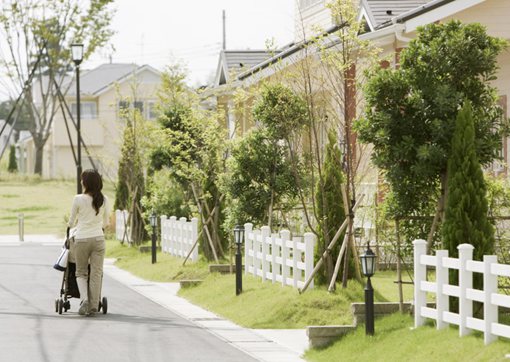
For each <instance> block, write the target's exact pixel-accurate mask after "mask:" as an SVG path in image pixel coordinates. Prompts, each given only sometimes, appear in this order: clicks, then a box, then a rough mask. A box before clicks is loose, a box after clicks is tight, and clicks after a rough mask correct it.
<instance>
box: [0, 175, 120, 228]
mask: <svg viewBox="0 0 510 362" xmlns="http://www.w3.org/2000/svg"><path fill="white" fill-rule="evenodd" d="M75 194H76V182H75V181H74V180H73V181H70V180H41V179H40V178H39V177H34V176H31V177H25V176H21V175H11V174H8V173H6V172H2V173H0V205H1V207H0V235H1V234H17V233H18V215H19V214H20V213H22V214H23V215H24V219H25V234H55V235H63V234H64V232H65V228H66V219H67V217H68V216H69V212H70V210H71V203H72V200H73V197H74V195H75ZM105 194H106V195H107V196H108V197H109V198H110V200H113V187H111V186H109V187H106V189H105Z"/></svg>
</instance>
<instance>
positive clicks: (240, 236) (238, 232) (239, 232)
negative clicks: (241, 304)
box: [234, 225, 244, 295]
mask: <svg viewBox="0 0 510 362" xmlns="http://www.w3.org/2000/svg"><path fill="white" fill-rule="evenodd" d="M234 240H235V242H236V245H237V251H236V295H239V294H241V293H242V291H243V270H242V269H243V260H242V255H241V245H243V241H244V226H242V225H236V227H235V228H234Z"/></svg>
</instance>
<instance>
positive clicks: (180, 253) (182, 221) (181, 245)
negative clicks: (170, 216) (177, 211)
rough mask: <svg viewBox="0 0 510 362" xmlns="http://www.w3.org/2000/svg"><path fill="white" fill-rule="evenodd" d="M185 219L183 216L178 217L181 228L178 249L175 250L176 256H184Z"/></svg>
mask: <svg viewBox="0 0 510 362" xmlns="http://www.w3.org/2000/svg"><path fill="white" fill-rule="evenodd" d="M186 221H187V219H186V218H185V217H181V218H180V219H179V229H180V230H181V233H180V238H179V249H178V250H177V256H180V257H186V254H185V252H184V248H185V244H186V236H187V235H186Z"/></svg>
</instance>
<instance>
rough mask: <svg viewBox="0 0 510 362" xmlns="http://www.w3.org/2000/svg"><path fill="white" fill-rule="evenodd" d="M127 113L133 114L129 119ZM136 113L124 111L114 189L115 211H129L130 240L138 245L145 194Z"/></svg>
mask: <svg viewBox="0 0 510 362" xmlns="http://www.w3.org/2000/svg"><path fill="white" fill-rule="evenodd" d="M127 113H134V117H133V119H130V118H129V116H128V115H127ZM138 117H139V115H138V111H137V110H134V111H129V110H128V111H126V115H125V118H126V120H127V124H126V128H125V129H124V139H123V143H122V149H121V158H120V160H119V170H118V177H117V187H116V189H115V205H114V208H115V209H120V210H128V211H129V218H130V222H129V226H130V228H131V235H130V240H131V241H133V242H134V243H135V244H140V243H141V242H142V241H143V239H144V236H145V228H144V220H143V211H142V209H141V203H140V201H141V199H142V196H143V195H144V192H145V181H144V167H143V163H142V156H141V153H140V148H139V144H138V143H139V142H138V140H137V134H138V132H137V126H136V125H137V122H136V119H137V118H138Z"/></svg>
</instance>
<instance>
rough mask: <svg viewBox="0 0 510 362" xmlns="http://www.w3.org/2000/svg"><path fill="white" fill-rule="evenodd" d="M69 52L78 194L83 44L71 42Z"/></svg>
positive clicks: (78, 188) (78, 187) (79, 188)
mask: <svg viewBox="0 0 510 362" xmlns="http://www.w3.org/2000/svg"><path fill="white" fill-rule="evenodd" d="M71 53H72V57H73V62H74V64H75V65H76V132H77V141H76V143H77V146H78V152H77V160H76V174H77V179H76V180H77V191H78V194H81V193H82V188H81V110H80V63H81V62H82V60H83V44H78V43H74V44H71Z"/></svg>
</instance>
